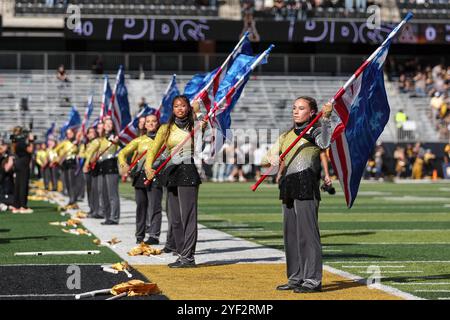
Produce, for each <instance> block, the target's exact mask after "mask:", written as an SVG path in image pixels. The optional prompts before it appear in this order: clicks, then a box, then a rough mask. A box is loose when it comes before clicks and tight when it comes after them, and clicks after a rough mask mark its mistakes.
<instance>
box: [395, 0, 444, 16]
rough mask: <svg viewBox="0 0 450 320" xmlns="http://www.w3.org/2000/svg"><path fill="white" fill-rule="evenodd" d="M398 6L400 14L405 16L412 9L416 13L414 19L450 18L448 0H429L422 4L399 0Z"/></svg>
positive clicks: (409, 0)
mask: <svg viewBox="0 0 450 320" xmlns="http://www.w3.org/2000/svg"><path fill="white" fill-rule="evenodd" d="M397 6H398V8H399V11H400V15H402V16H404V15H405V14H406V13H407V12H408V11H411V12H412V13H413V14H414V19H423V20H430V19H433V20H449V19H450V2H449V1H448V0H432V1H430V0H429V1H426V2H424V3H420V4H418V3H416V1H411V0H397Z"/></svg>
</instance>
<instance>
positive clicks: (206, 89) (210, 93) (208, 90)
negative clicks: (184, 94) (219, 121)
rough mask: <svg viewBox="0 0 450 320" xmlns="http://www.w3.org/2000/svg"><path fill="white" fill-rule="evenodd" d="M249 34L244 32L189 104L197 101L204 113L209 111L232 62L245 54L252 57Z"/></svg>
mask: <svg viewBox="0 0 450 320" xmlns="http://www.w3.org/2000/svg"><path fill="white" fill-rule="evenodd" d="M248 35H249V33H248V32H246V33H245V34H244V36H243V37H242V38H241V39H240V40H239V42H238V44H237V45H236V46H235V47H234V49H233V51H232V52H231V53H230V54H229V55H228V57H227V58H226V59H225V61H224V62H223V63H222V65H221V66H220V67H219V68H217V69H215V72H214V71H213V72H214V73H213V76H212V77H211V76H208V74H207V77H208V78H209V81H208V82H206V84H205V85H204V86H203V88H202V89H201V90H200V91H199V92H198V93H197V95H196V96H195V98H194V99H192V101H191V103H192V102H194V101H198V102H199V103H200V106H202V107H203V108H204V109H205V110H206V112H209V110H210V109H211V104H212V101H213V99H212V98H214V97H215V96H216V94H217V91H218V90H219V85H220V82H221V81H222V80H223V79H224V77H225V76H226V74H227V73H228V69H229V68H230V67H231V66H232V65H233V63H234V60H235V59H236V58H237V57H238V56H239V55H240V54H245V55H248V56H251V55H253V51H252V46H251V43H250V40H249V39H248Z"/></svg>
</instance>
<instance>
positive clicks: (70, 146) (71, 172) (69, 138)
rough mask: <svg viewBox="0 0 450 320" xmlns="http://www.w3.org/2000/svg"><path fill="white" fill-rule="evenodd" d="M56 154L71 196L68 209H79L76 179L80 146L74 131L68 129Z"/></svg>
mask: <svg viewBox="0 0 450 320" xmlns="http://www.w3.org/2000/svg"><path fill="white" fill-rule="evenodd" d="M55 152H56V153H57V154H58V159H57V163H58V164H59V165H60V167H61V170H62V174H63V176H64V181H65V183H66V187H67V193H68V195H69V204H68V205H67V208H68V209H78V208H79V207H78V205H77V189H76V179H75V170H76V168H77V163H76V157H77V154H78V145H77V143H76V139H75V133H74V131H73V130H72V129H67V131H66V139H65V140H64V141H62V142H61V143H60V144H58V145H57V146H56V148H55Z"/></svg>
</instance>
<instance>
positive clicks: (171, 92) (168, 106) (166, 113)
mask: <svg viewBox="0 0 450 320" xmlns="http://www.w3.org/2000/svg"><path fill="white" fill-rule="evenodd" d="M179 94H180V92H179V91H178V87H177V75H176V74H174V75H173V76H172V81H170V83H169V85H168V86H167V89H166V91H165V92H164V96H163V98H162V100H161V104H160V106H159V109H158V111H157V116H158V118H159V122H160V123H167V122H169V118H170V116H171V115H172V102H173V98H175V97H176V96H178V95H179Z"/></svg>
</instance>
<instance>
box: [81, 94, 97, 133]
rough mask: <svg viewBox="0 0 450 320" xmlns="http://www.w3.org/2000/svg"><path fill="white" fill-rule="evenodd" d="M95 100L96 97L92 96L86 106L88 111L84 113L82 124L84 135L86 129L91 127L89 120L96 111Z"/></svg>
mask: <svg viewBox="0 0 450 320" xmlns="http://www.w3.org/2000/svg"><path fill="white" fill-rule="evenodd" d="M93 100H94V97H93V96H90V97H89V99H88V103H87V105H86V110H85V111H84V117H83V122H82V123H81V130H82V132H83V134H86V127H87V126H88V125H89V118H90V117H91V115H92V111H93V110H94V102H93Z"/></svg>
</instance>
